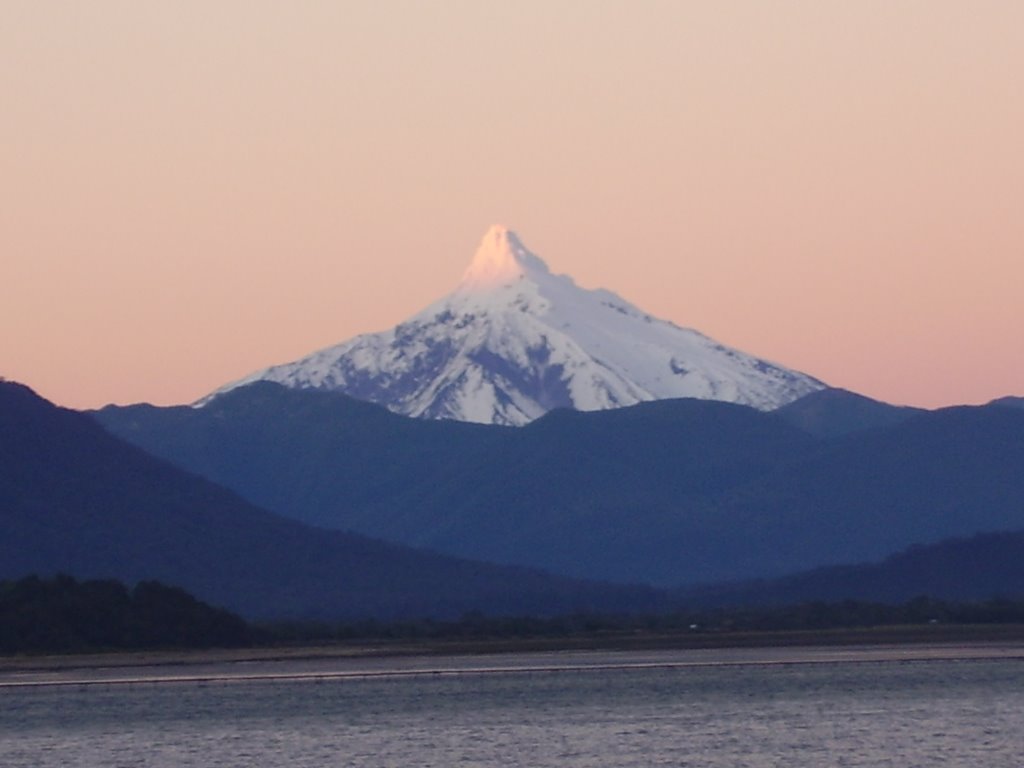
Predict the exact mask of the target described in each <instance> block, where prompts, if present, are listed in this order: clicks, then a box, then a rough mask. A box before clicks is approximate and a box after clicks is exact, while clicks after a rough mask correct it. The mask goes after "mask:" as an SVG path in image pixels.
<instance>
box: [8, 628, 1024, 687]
mask: <svg viewBox="0 0 1024 768" xmlns="http://www.w3.org/2000/svg"><path fill="white" fill-rule="evenodd" d="M996 659H1002V660H1021V661H1024V626H1017V625H999V626H976V625H962V626H953V625H950V626H939V627H936V626H927V627H917V626H915V627H885V628H872V629H864V630H859V629H858V630H831V631H823V632H763V633H721V634H711V633H708V634H700V633H693V634H671V635H656V634H650V633H634V634H631V635H617V636H575V637H562V638H510V639H446V640H419V641H410V640H402V641H396V640H381V641H362V642H351V643H335V644H319V645H313V644H311V645H296V646H288V647H282V646H278V647H255V648H237V649H211V650H184V651H170V650H168V651H128V652H112V653H89V654H68V655H54V656H8V657H0V689H8V690H9V689H25V688H44V687H46V688H52V687H83V686H96V685H106V686H109V685H131V684H167V683H193V684H204V683H230V682H276V681H281V682H284V681H304V680H307V681H327V680H343V679H367V678H382V677H408V676H414V675H420V676H423V675H432V676H442V675H480V674H503V673H509V672H522V673H546V672H564V671H601V670H611V669H626V668H629V669H681V668H692V667H714V666H738V665H795V664H818V663H839V662H846V663H868V662H887V661H888V662H910V661H940V660H941V661H952V660H963V661H980V660H996Z"/></svg>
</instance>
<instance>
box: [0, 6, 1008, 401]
mask: <svg viewBox="0 0 1024 768" xmlns="http://www.w3.org/2000/svg"><path fill="white" fill-rule="evenodd" d="M494 223H502V224H505V225H507V226H509V227H510V228H512V229H513V230H515V231H516V232H517V233H518V234H519V235H520V237H521V238H522V240H523V241H524V243H525V244H526V245H527V246H528V247H529V248H530V249H531V250H533V251H534V252H536V253H537V254H538V255H540V256H541V257H542V258H544V259H545V260H546V261H547V262H548V264H549V266H550V267H551V269H552V270H553V271H555V272H563V273H568V274H570V275H572V276H573V277H574V278H575V279H576V281H577V282H578V283H579V284H580V285H582V286H584V287H588V288H595V287H604V288H609V289H611V290H614V291H615V292H617V293H619V294H620V295H622V296H623V297H624V298H626V299H627V300H629V301H631V302H633V303H635V304H637V305H639V306H640V307H642V308H644V309H645V310H647V311H648V312H650V313H652V314H654V315H657V316H659V317H663V318H666V319H670V320H673V321H675V322H676V323H678V324H680V325H684V326H689V327H693V328H697V329H699V330H701V331H703V332H704V333H707V334H708V335H710V336H713V337H714V338H716V339H717V340H719V341H721V342H723V343H725V344H729V345H732V346H736V347H739V348H740V349H743V350H744V351H747V352H750V353H753V354H756V355H758V356H761V357H766V358H768V359H771V360H774V361H775V362H778V363H781V364H783V365H786V366H789V367H792V368H796V369H798V370H801V371H804V372H806V373H809V374H812V375H814V376H817V377H818V378H821V379H823V380H825V381H826V382H828V383H829V384H832V385H834V386H841V387H846V388H848V389H852V390H855V391H858V392H861V393H863V394H866V395H869V396H872V397H876V398H880V399H883V400H887V401H890V402H897V403H908V404H913V405H922V406H928V407H934V406H941V405H950V404H955V403H976V402H983V401H986V400H989V399H991V398H994V397H997V396H1001V395H1007V394H1017V395H1024V300H1022V297H1024V2H1020V1H1019V0H1004V1H997V0H971V1H970V2H968V0H962V1H958V2H952V1H951V0H920V1H918V0H906V1H901V0H856V1H855V2H850V1H849V0H804V1H800V2H796V1H793V0H771V1H770V2H769V0H763V1H759V0H746V1H744V2H737V1H730V0H702V1H701V2H686V1H685V0H664V1H660V0H648V1H647V2H643V1H642V0H641V1H639V2H625V1H622V2H615V1H611V0H608V1H601V0H545V1H544V2H541V1H539V0H517V2H491V1H488V0H439V1H438V2H412V1H411V0H410V1H408V2H397V1H390V0H377V1H376V2H370V1H369V0H368V1H367V2H343V1H342V0H307V1H305V2H303V1H302V0H298V1H297V2H278V1H277V0H167V1H166V2H152V1H147V0H123V1H120V2H114V1H113V0H92V2H58V1H56V0H53V1H51V0H3V1H2V2H0V375H2V376H5V377H7V378H9V379H15V380H18V381H22V382H24V383H26V384H29V385H30V386H32V387H33V388H35V389H36V390H37V391H39V392H40V394H42V395H44V396H46V397H48V398H50V399H52V400H54V401H56V402H58V403H60V404H62V405H67V406H70V407H76V408H86V407H98V406H101V405H103V404H106V403H109V402H117V403H128V402H137V401H149V402H153V403H158V404H170V403H183V402H190V401H192V400H194V399H196V398H198V397H200V396H202V395H204V394H206V393H208V392H209V391H211V390H213V389H215V388H216V387H218V386H219V385H221V384H224V383H226V382H228V381H231V380H233V379H237V378H239V377H241V376H243V375H245V374H247V373H250V372H251V371H253V370H255V369H257V368H262V367H264V366H267V365H270V364H273V363H279V362H284V361H288V360H292V359H295V358H297V357H300V356H302V355H304V354H306V353H308V352H310V351H312V350H314V349H317V348H320V347H323V346H327V345H330V344H333V343H336V342H340V341H343V340H345V339H347V338H349V337H351V336H354V335H356V334H358V333H363V332H368V331H378V330H382V329H384V328H387V327H390V326H393V325H395V324H396V323H398V322H399V321H401V320H403V319H405V318H406V317H407V316H408V315H411V314H413V313H414V312H416V311H417V310H419V309H421V308H423V307H424V306H425V305H427V304H428V303H430V302H431V301H433V300H434V299H437V298H439V297H440V296H442V295H444V294H446V293H448V292H449V291H450V290H451V289H452V288H454V286H455V285H456V284H457V282H458V280H459V277H460V275H461V274H462V271H463V269H464V268H465V266H466V264H467V263H468V261H469V259H470V258H471V257H472V254H473V251H474V249H475V247H476V244H477V242H478V240H479V239H480V237H481V236H482V234H483V233H484V231H485V230H486V229H487V228H488V226H489V225H491V224H494Z"/></svg>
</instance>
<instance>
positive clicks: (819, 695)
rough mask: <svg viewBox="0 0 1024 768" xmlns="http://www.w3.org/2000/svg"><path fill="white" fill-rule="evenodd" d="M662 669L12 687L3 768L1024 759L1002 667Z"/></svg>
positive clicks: (1015, 686)
mask: <svg viewBox="0 0 1024 768" xmlns="http://www.w3.org/2000/svg"><path fill="white" fill-rule="evenodd" d="M672 658H675V657H671V658H663V657H659V658H658V659H655V660H653V661H652V660H651V658H649V657H636V656H630V655H628V654H625V655H615V654H604V655H599V656H587V657H586V663H576V662H574V661H573V660H572V659H568V660H563V659H562V658H561V657H557V656H548V657H546V660H545V661H544V662H543V663H538V662H537V659H536V657H532V656H524V657H521V658H516V657H509V658H507V659H505V660H504V663H502V664H500V665H496V664H491V665H490V666H487V665H481V663H480V660H475V661H474V662H473V663H466V662H464V661H463V662H462V663H459V662H451V661H447V662H438V661H436V660H435V661H421V662H420V663H419V664H418V665H417V664H410V663H405V664H396V663H395V662H387V661H380V662H376V663H375V664H374V666H373V667H372V668H364V669H355V670H349V671H345V669H342V670H341V672H340V673H339V672H338V666H337V664H338V663H337V662H329V663H328V662H310V663H308V664H306V665H305V666H303V667H302V668H301V669H300V670H298V671H297V672H296V673H295V674H290V675H276V674H275V675H271V676H269V677H268V676H267V675H264V674H262V672H261V668H260V667H259V665H254V666H253V667H250V668H247V670H246V673H245V674H239V673H238V668H237V667H231V668H230V669H229V670H226V671H225V673H224V674H213V673H210V672H209V671H207V672H204V674H202V675H193V676H191V677H190V676H189V675H187V674H180V675H178V676H177V679H175V675H174V674H173V672H172V673H171V674H163V675H160V676H150V677H148V678H143V677H139V678H138V679H135V680H134V681H133V680H132V679H130V678H126V677H124V676H123V675H122V676H120V677H117V676H111V677H109V679H102V677H100V679H96V678H97V676H96V675H93V676H91V677H89V678H88V679H86V678H84V677H83V678H82V679H81V680H79V681H78V682H75V681H74V679H73V678H68V676H67V673H65V676H64V678H62V679H60V680H47V679H38V680H37V679H27V680H21V681H17V680H15V682H14V684H11V680H10V679H8V685H6V687H4V686H0V764H2V765H3V766H4V767H5V768H46V767H48V766H54V767H56V766H61V767H62V768H68V767H73V766H90V767H92V766H104V767H105V768H106V767H108V766H124V767H127V766H146V767H149V768H172V767H173V768H179V767H181V766H197V767H202V768H229V767H230V768H236V767H237V768H242V767H243V766H244V767H245V768H252V767H253V766H289V767H291V766H310V767H312V766H316V767H317V768H321V767H323V766H410V767H412V766H416V767H418V768H422V767H423V766H444V767H445V768H452V767H454V766H530V768H542V767H543V766H568V767H569V768H583V767H584V766H586V767H588V768H589V767H591V766H601V767H602V768H611V767H615V766H621V767H626V766H629V767H632V766H636V767H637V768H639V767H641V766H643V767H644V768H647V767H650V766H732V767H737V768H738V767H742V766H750V767H755V766H756V767H757V768H762V767H767V766H787V767H795V766H815V768H819V767H820V766H898V767H899V768H907V767H908V766H934V765H942V766H954V767H962V768H982V767H984V768H1001V767H1003V766H1005V767H1006V768H1019V766H1020V765H1021V761H1022V756H1024V728H1022V725H1024V662H1021V661H1019V660H1016V659H1013V658H1002V659H1000V658H990V659H984V658H983V659H977V658H974V659H970V658H965V659H957V658H936V659H929V658H915V659H904V658H901V657H899V655H898V654H896V655H890V656H888V657H887V656H885V655H884V654H883V655H868V656H865V657H863V658H852V657H851V658H846V657H843V656H839V657H837V658H834V659H831V660H824V659H815V660H813V661H814V663H801V659H800V658H797V657H794V658H789V659H788V660H787V657H785V656H783V657H779V658H772V659H762V660H761V661H758V660H757V658H754V657H752V658H750V659H740V660H737V659H731V660H730V659H727V660H726V661H725V662H724V663H721V662H720V661H715V660H714V659H712V658H704V659H698V663H693V662H692V660H686V659H682V660H678V659H677V660H676V661H672ZM803 661H808V659H806V658H805V659H803ZM531 662H532V663H531ZM563 662H564V663H563ZM317 664H321V665H322V668H321V669H320V670H319V671H320V672H322V673H323V674H319V673H318V670H317ZM389 664H390V665H391V666H389ZM40 682H42V683H43V684H39V683H40ZM55 683H56V684H55Z"/></svg>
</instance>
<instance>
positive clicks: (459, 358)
mask: <svg viewBox="0 0 1024 768" xmlns="http://www.w3.org/2000/svg"><path fill="white" fill-rule="evenodd" d="M255 381H273V382H277V383H279V384H283V385H285V386H288V387H293V388H299V389H316V390H324V391H332V392H342V393H345V394H348V395H351V396H352V397H355V398H357V399H360V400H366V401H369V402H374V403H378V404H380V405H383V406H385V407H387V408H388V409H390V410H392V411H394V412H396V413H401V414H405V415H408V416H416V417H423V418H431V419H454V420H458V421H470V422H479V423H486V424H508V425H523V424H526V423H528V422H530V421H532V420H534V419H536V418H538V417H540V416H542V415H543V414H545V413H547V412H548V411H550V410H552V409H555V408H573V409H576V410H582V411H593V410H601V409H606V408H616V407H621V406H625V405H632V404H635V403H639V402H644V401H649V400H660V399H665V398H680V397H696V398H706V399H712V400H722V401H726V402H733V403H740V404H743V405H751V406H754V407H756V408H760V409H764V410H770V409H773V408H776V407H778V406H780V405H783V404H785V403H788V402H791V401H793V400H796V399H797V398H799V397H801V396H803V395H805V394H808V393H809V392H813V391H815V390H819V389H822V388H824V386H825V385H824V384H822V383H821V382H820V381H818V380H817V379H815V378H813V377H811V376H808V375H806V374H803V373H798V372H796V371H792V370H789V369H786V368H784V367H782V366H779V365H776V364H775V363H771V362H769V361H767V360H762V359H759V358H756V357H753V356H751V355H748V354H746V353H743V352H740V351H739V350H736V349H730V348H728V347H726V346H724V345H722V344H719V343H718V342H716V341H714V340H713V339H710V338H708V337H707V336H705V335H703V334H701V333H699V332H697V331H695V330H692V329H689V328H681V327H679V326H677V325H675V324H673V323H670V322H666V321H664V320H659V319H657V318H655V317H652V316H651V315H649V314H648V313H646V312H644V311H643V310H641V309H638V308H637V307H635V306H633V305H632V304H630V303H629V302H627V301H625V300H624V299H622V298H620V297H619V296H617V295H615V294H614V293H611V292H610V291H606V290H585V289H582V288H580V287H578V286H577V285H576V284H575V283H574V282H573V280H572V279H571V278H570V277H568V276H566V275H557V274H553V273H552V272H551V271H550V270H549V269H548V267H547V265H546V264H545V263H544V261H542V260H541V259H540V257H538V256H537V255H536V254H533V253H531V252H530V251H529V250H528V249H527V248H526V247H525V246H524V245H523V243H522V241H521V240H520V239H519V238H518V237H517V236H516V235H515V233H513V232H511V231H509V230H508V229H506V228H505V227H501V226H495V227H492V228H491V229H490V230H489V231H488V232H487V233H486V234H485V235H484V237H483V240H482V241H481V243H480V245H479V247H478V248H477V251H476V254H475V256H474V258H473V260H472V262H471V263H470V265H469V267H468V268H467V269H466V271H465V274H464V275H463V278H462V281H461V282H460V284H459V285H458V287H457V288H456V289H455V290H454V291H453V292H452V293H451V294H449V295H448V296H445V297H444V298H442V299H440V300H439V301H437V302H435V303H433V304H431V305H430V306H429V307H427V308H426V309H424V310H422V311H421V312H419V313H417V314H415V315H413V316H412V317H411V318H409V319H408V320H406V321H405V322H403V323H401V324H399V325H398V326H396V327H395V328H392V329H390V330H387V331H384V332H382V333H373V334H366V335H362V336H357V337H356V338H354V339H351V340H349V341H346V342H343V343H341V344H338V345H335V346H332V347H329V348H327V349H323V350H320V351H318V352H314V353H313V354H311V355H308V356H307V357H304V358H302V359H300V360H297V361H295V362H291V363H285V364H282V365H275V366H273V367H271V368H266V369H264V370H261V371H257V372H255V373H253V374H251V375H249V376H246V377H245V378H243V379H241V380H239V381H237V382H234V383H232V384H228V385H225V386H224V387H221V388H220V389H219V390H217V392H215V393H214V395H217V394H222V393H224V392H226V391H228V390H230V389H233V388H235V387H238V386H242V385H245V384H250V383H252V382H255ZM210 399H212V396H211V397H208V398H204V400H203V401H201V403H205V402H209V401H210Z"/></svg>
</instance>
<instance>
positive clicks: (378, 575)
mask: <svg viewBox="0 0 1024 768" xmlns="http://www.w3.org/2000/svg"><path fill="white" fill-rule="evenodd" d="M58 572H60V573H66V574H70V575H72V576H75V577H79V578H114V579H120V580H123V581H126V582H128V583H134V582H137V581H140V580H148V579H156V580H159V581H162V582H164V583H168V584H174V585H176V586H180V587H182V588H185V589H187V590H188V591H189V592H191V593H193V594H195V595H196V596H197V597H199V598H200V599H202V600H205V601H207V602H210V603H212V604H214V605H217V606H223V607H225V608H229V609H231V610H234V611H237V612H239V613H242V614H243V615H246V616H248V617H274V618H281V617H307V618H310V617H320V618H341V617H362V616H375V617H381V618H388V617H409V616H414V617H415V616H453V615H455V616H457V615H460V614H461V613H462V612H465V611H471V610H480V611H483V612H485V613H542V614H544V613H563V612H566V611H573V610H619V609H628V608H638V609H642V608H645V607H650V605H652V604H653V603H654V602H655V601H656V600H657V596H656V595H654V593H653V592H652V591H650V590H645V589H642V588H629V587H603V586H599V585H594V584H587V583H582V582H578V581H573V580H570V579H565V578H554V577H551V576H548V575H545V574H542V573H538V572H536V571H530V570H527V569H523V568H500V567H495V566H491V565H485V564H482V563H478V562H471V561H468V560H462V559H456V558H452V557H445V556H442V555H437V554H433V553H430V552H425V551H417V550H412V549H409V548H406V547H401V546H397V545H394V544H387V543H384V542H380V541H374V540H371V539H368V538H364V537H362V536H356V535H353V534H348V533H343V532H340V531H325V530H316V529H312V528H309V527H306V526H304V525H301V524H299V523H296V522H294V521H291V520H287V519H284V518H282V517H279V516H277V515H274V514H271V513H269V512H266V511H263V510H261V509H258V508H256V507H254V506H253V505H251V504H250V503H248V502H246V501H243V500H242V499H241V498H240V497H239V496H237V495H236V494H235V493H233V492H231V491H228V490H225V489H224V488H222V487H220V486H217V485H215V484H213V483H211V482H209V481H206V480H203V479H201V478H199V477H196V476H193V475H191V474H189V473H187V472H184V471H183V470H181V469H179V468H177V467H174V466H172V465H171V464H169V463H165V462H164V461H161V460H159V459H156V458H153V457H152V456H150V455H148V454H146V453H144V452H143V451H142V450H140V449H139V448H137V447H135V446H132V445H129V444H127V443H125V442H123V441H121V440H119V439H117V438H115V437H113V436H112V435H110V434H109V433H107V432H106V431H104V430H103V429H102V428H101V427H100V426H99V425H97V424H96V422H95V421H94V419H93V418H92V417H90V416H88V415H86V414H82V413H77V412H74V411H69V410H66V409H62V408H57V407H55V406H54V405H52V404H51V403H48V402H47V401H45V400H43V399H42V398H40V397H38V396H37V395H36V394H35V393H33V392H32V391H31V390H30V389H28V388H27V387H24V386H21V385H19V384H14V383H11V382H2V381H0V579H12V578H20V577H23V576H25V575H28V574H33V573H35V574H41V575H47V574H55V573H58Z"/></svg>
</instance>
